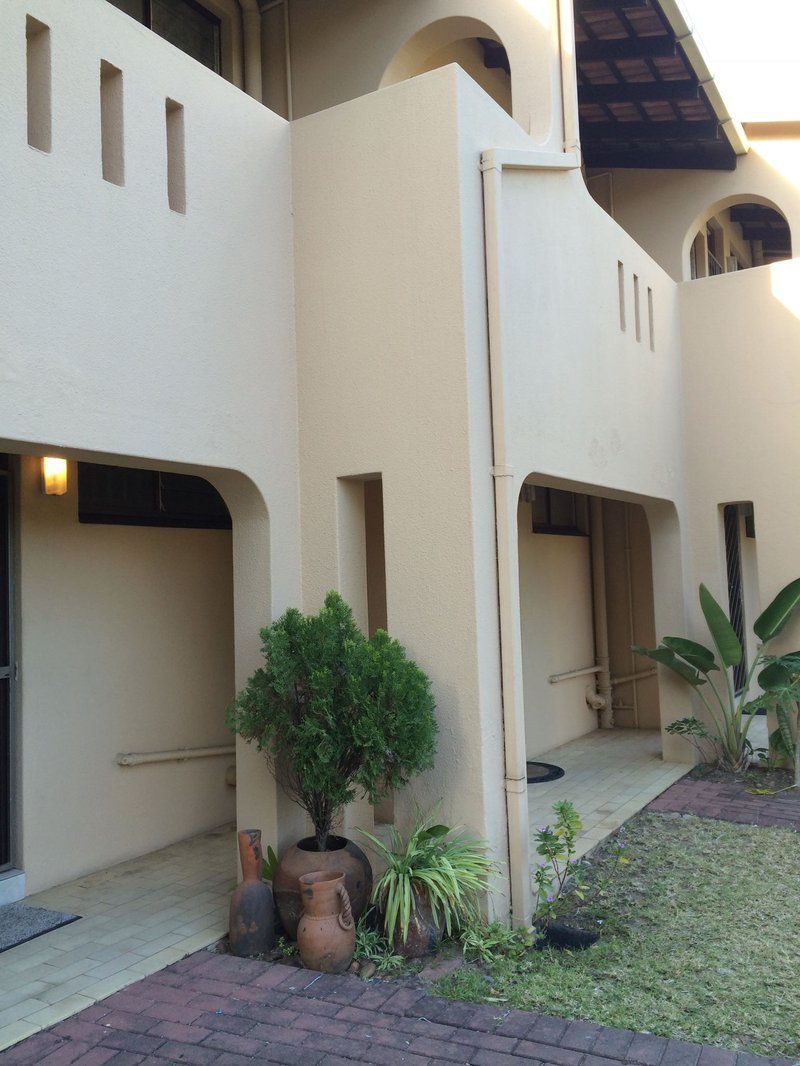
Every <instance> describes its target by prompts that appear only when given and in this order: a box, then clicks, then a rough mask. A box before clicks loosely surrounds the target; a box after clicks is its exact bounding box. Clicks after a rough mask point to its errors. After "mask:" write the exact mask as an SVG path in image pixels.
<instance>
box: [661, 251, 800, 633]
mask: <svg viewBox="0 0 800 1066" xmlns="http://www.w3.org/2000/svg"><path fill="white" fill-rule="evenodd" d="M799 268H800V262H798V260H790V261H788V262H785V263H779V264H776V265H775V266H771V267H767V266H764V267H755V268H754V269H752V270H746V271H742V272H739V273H736V274H728V275H725V276H724V277H717V278H708V279H703V280H699V281H694V282H686V283H685V284H683V285H681V286H680V301H681V312H682V314H681V318H682V335H683V351H684V374H685V380H686V393H685V406H686V429H687V450H688V457H689V462H688V465H687V483H688V490H689V503H690V511H689V521H690V523H691V529H692V561H693V568H694V572H695V575H696V577H697V580H698V581H699V580H703V581H705V582H706V583H707V584H708V585H709V587H710V588H711V589H712V591H713V592H714V593H715V594H716V595H717V596H718V598H719V599H720V600H721V601H722V602H725V598H726V587H725V555H724V539H723V534H722V517H721V511H720V507H719V505H720V504H723V503H729V502H737V501H741V500H746V501H752V503H753V506H754V515H755V525H756V539H755V541H752V542H749V543H746V544H745V561H746V562H749V563H750V565H751V566H752V564H753V562H755V563H756V574H755V579H754V578H753V576H752V574H751V575H750V577H749V578H748V587H749V590H750V592H749V596H748V599H749V600H750V603H751V606H750V620H749V621H750V624H752V621H753V620H754V616H753V613H752V612H753V610H755V609H756V607H755V605H752V599H753V598H754V587H755V588H757V593H758V594H760V600H761V606H763V605H765V604H766V603H768V602H769V601H770V600H771V599H772V597H773V596H774V595H775V593H776V592H777V591H778V590H779V589H780V588H782V587H783V586H784V585H785V584H787V583H788V582H789V581H791V580H793V579H794V578H795V577H797V576H798V572H800V566H798V559H797V550H796V547H797V545H796V529H797V523H798V518H799V517H800V498H798V495H797V492H796V489H795V483H794V482H795V478H794V471H795V470H796V468H797V464H798V462H799V461H800V451H799V450H798V434H797V410H796V401H797V398H798V397H800V366H799V365H798V360H797V352H798V351H799V350H800V298H798V293H800V269H799ZM743 309H744V313H743ZM715 397H719V398H720V399H721V400H722V402H720V403H718V404H717V403H714V402H713V399H714V398H715ZM723 398H724V399H723ZM691 606H692V608H693V610H694V615H695V625H696V627H697V632H698V633H701V632H702V620H701V619H698V618H697V608H696V607H695V605H694V603H692V604H691ZM746 606H747V605H746ZM799 636H800V634H799V633H798V626H797V624H796V623H795V624H793V625H792V626H790V627H789V628H788V629H787V631H786V634H785V636H782V637H781V645H782V646H783V647H784V648H789V647H796V646H797V642H798V637H799Z"/></svg>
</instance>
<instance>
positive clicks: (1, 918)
mask: <svg viewBox="0 0 800 1066" xmlns="http://www.w3.org/2000/svg"><path fill="white" fill-rule="evenodd" d="M79 918H80V915H79V914H62V913H61V911H46V910H45V909H44V908H43V907H29V906H28V905H27V903H7V904H6V905H5V906H4V907H0V951H8V949H9V948H15V947H16V946H17V945H18V944H24V943H25V942H26V941H28V940H34V939H35V938H36V937H37V936H41V935H42V933H50V932H52V930H53V929H59V928H60V927H61V926H62V925H69V924H70V922H77V920H78V919H79Z"/></svg>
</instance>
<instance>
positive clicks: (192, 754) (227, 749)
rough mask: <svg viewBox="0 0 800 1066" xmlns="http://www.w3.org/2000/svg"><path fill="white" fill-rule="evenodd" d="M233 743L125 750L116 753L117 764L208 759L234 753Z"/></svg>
mask: <svg viewBox="0 0 800 1066" xmlns="http://www.w3.org/2000/svg"><path fill="white" fill-rule="evenodd" d="M235 754H236V748H235V746H234V745H233V744H224V745H222V744H221V745H218V746H217V747H215V748H173V749H172V750H170V751H126V752H120V753H119V754H118V755H117V764H118V765H119V766H141V765H143V764H144V763H149V762H183V761H184V759H208V758H210V757H211V756H215V755H235Z"/></svg>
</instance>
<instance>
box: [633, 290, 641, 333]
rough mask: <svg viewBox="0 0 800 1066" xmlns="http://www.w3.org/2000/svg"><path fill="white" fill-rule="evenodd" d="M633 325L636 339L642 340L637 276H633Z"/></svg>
mask: <svg viewBox="0 0 800 1066" xmlns="http://www.w3.org/2000/svg"><path fill="white" fill-rule="evenodd" d="M633 325H634V328H635V330H636V339H637V341H640V340H641V339H642V307H641V299H640V296H639V275H638V274H634V275H633Z"/></svg>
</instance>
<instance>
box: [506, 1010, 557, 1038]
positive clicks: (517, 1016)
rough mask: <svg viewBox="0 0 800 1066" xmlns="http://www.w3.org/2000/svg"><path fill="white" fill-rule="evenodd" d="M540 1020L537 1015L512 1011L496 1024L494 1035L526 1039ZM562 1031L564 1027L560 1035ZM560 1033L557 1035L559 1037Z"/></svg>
mask: <svg viewBox="0 0 800 1066" xmlns="http://www.w3.org/2000/svg"><path fill="white" fill-rule="evenodd" d="M541 1020H542V1019H541V1017H540V1016H539V1015H537V1014H528V1013H527V1012H525V1011H521V1010H512V1011H509V1012H508V1014H507V1015H506V1016H505V1018H503V1020H502V1021H501V1022H500V1023H499V1024H498V1026H497V1028H496V1029H495V1033H496V1034H497V1035H498V1036H515V1037H526V1036H529V1035H532V1034H533V1031H534V1029H535V1027H536V1026H537V1025H538V1024H539V1022H540V1021H541ZM564 1029H566V1025H564V1026H562V1029H561V1033H563V1031H564ZM561 1033H559V1037H560V1036H561Z"/></svg>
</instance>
